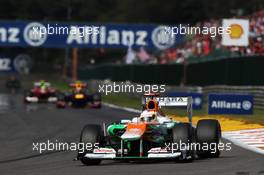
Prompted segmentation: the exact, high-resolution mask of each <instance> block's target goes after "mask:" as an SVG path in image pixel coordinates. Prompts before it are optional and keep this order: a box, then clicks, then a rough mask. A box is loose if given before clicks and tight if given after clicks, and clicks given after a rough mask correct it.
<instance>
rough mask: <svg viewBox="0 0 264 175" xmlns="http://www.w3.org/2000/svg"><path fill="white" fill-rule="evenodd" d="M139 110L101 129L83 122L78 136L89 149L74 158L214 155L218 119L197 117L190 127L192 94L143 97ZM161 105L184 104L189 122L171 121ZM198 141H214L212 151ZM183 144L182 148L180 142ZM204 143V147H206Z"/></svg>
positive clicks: (92, 160)
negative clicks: (89, 145) (134, 115)
mask: <svg viewBox="0 0 264 175" xmlns="http://www.w3.org/2000/svg"><path fill="white" fill-rule="evenodd" d="M144 99H145V100H144V105H145V107H144V108H143V111H142V113H141V114H140V115H139V116H138V117H135V118H133V119H132V120H121V121H120V122H115V123H112V124H111V125H109V126H108V127H107V129H106V127H105V125H104V127H103V129H102V127H101V126H100V125H95V124H88V125H86V126H85V127H84V128H83V130H82V132H81V136H80V143H81V145H87V144H91V145H93V147H92V148H90V149H86V148H84V147H83V149H82V148H81V149H79V150H78V156H77V159H78V160H80V161H81V162H82V163H83V164H85V165H94V164H99V163H100V162H101V161H102V160H109V159H110V160H119V161H120V160H125V161H130V160H132V161H135V160H142V159H144V160H148V159H151V160H160V159H166V160H178V161H179V160H181V161H185V162H189V161H192V160H194V159H198V158H217V157H219V155H220V150H219V149H218V144H219V142H220V138H221V126H220V124H219V122H218V121H217V120H211V119H210V120H208V119H203V120H199V121H198V124H197V126H196V128H195V127H193V126H192V98H191V97H157V95H156V94H148V95H146V96H145V98H144ZM161 106H187V113H188V118H189V122H187V123H180V122H175V121H172V120H171V119H170V118H169V117H167V116H166V115H164V113H163V112H162V111H161ZM193 143H196V146H199V144H200V145H201V144H202V145H204V144H208V145H210V144H215V151H211V150H210V149H200V147H198V149H197V147H195V148H193V146H194V145H195V144H193ZM183 144H184V145H185V147H181V145H183ZM208 145H207V146H208Z"/></svg>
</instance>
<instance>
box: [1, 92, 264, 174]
mask: <svg viewBox="0 0 264 175" xmlns="http://www.w3.org/2000/svg"><path fill="white" fill-rule="evenodd" d="M9 104H10V106H9V107H8V108H7V109H6V110H2V111H1V112H0V148H1V149H0V175H9V174H14V175H24V174H25V175H38V174H39V175H53V174H56V175H97V174H98V175H107V174H110V175H112V174H114V175H119V174H120V175H124V174H133V175H134V174H144V175H161V174H179V175H181V174H183V175H188V174H199V175H217V174H232V175H235V174H245V173H246V174H250V175H251V174H252V175H255V174H256V175H257V174H262V173H260V172H261V171H263V170H264V156H263V155H260V154H256V153H253V152H251V151H247V150H245V149H242V148H240V147H237V146H235V145H232V150H231V151H229V152H222V155H221V157H220V158H218V159H203V160H195V161H194V162H192V163H175V162H170V161H169V162H151V163H148V162H145V163H142V162H141V163H140V162H136V163H135V162H134V163H121V162H114V161H103V162H102V163H101V165H99V166H84V165H82V164H81V162H79V161H73V159H74V158H75V156H76V152H74V151H61V152H45V153H42V154H39V153H38V152H37V151H33V150H32V149H33V145H32V144H33V142H34V143H35V142H46V141H47V140H53V141H55V140H58V141H61V142H77V141H78V139H79V135H80V131H81V129H82V127H83V126H84V125H85V124H88V123H98V124H102V123H103V122H106V123H110V122H113V121H117V120H120V119H121V118H128V119H129V118H131V117H133V116H135V115H136V114H133V113H130V112H126V111H122V110H117V109H111V108H108V107H103V108H102V109H56V108H55V107H54V105H49V104H39V105H28V106H26V105H24V104H23V103H22V97H21V96H17V95H15V96H12V97H11V98H10V101H9ZM263 174H264V173H263Z"/></svg>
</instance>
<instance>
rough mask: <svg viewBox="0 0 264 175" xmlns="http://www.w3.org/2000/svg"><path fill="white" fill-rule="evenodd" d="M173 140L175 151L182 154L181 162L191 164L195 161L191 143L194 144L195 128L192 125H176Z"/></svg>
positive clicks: (173, 130)
mask: <svg viewBox="0 0 264 175" xmlns="http://www.w3.org/2000/svg"><path fill="white" fill-rule="evenodd" d="M172 140H173V144H174V146H173V147H172V149H176V150H174V151H179V152H181V153H182V155H181V158H180V159H181V160H183V161H185V162H191V161H192V160H193V151H192V148H191V143H192V142H193V128H192V126H191V124H190V123H179V124H176V125H175V126H174V127H173V129H172Z"/></svg>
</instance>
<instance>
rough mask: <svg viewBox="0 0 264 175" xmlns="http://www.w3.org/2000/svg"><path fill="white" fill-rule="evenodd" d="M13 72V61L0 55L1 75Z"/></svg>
mask: <svg viewBox="0 0 264 175" xmlns="http://www.w3.org/2000/svg"><path fill="white" fill-rule="evenodd" d="M13 71H14V66H13V60H12V59H11V58H10V57H9V56H4V55H0V73H1V72H13Z"/></svg>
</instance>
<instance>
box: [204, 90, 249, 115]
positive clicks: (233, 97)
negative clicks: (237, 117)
mask: <svg viewBox="0 0 264 175" xmlns="http://www.w3.org/2000/svg"><path fill="white" fill-rule="evenodd" d="M253 107H254V104H253V96H252V95H244V94H209V95H208V113H209V114H245V115H250V114H253Z"/></svg>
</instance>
